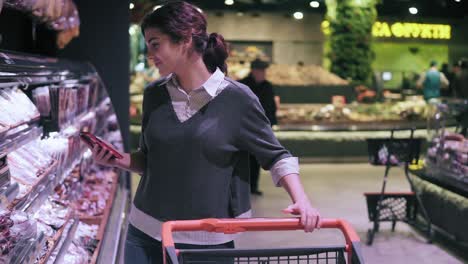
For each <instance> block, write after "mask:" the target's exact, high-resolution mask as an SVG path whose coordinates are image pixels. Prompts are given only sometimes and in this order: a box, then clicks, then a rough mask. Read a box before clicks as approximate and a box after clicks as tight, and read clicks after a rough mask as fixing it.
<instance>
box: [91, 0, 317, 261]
mask: <svg viewBox="0 0 468 264" xmlns="http://www.w3.org/2000/svg"><path fill="white" fill-rule="evenodd" d="M206 29H207V22H206V18H205V16H204V15H203V14H202V13H201V12H199V11H198V10H197V8H196V7H195V6H193V5H191V4H189V3H187V2H183V1H170V2H166V3H164V4H162V7H160V8H158V9H156V10H154V11H152V12H151V13H149V14H148V15H146V16H145V18H144V19H143V22H142V24H141V30H142V33H143V36H144V39H145V43H146V45H147V47H148V54H147V56H148V57H149V59H151V60H152V61H153V62H154V65H155V66H156V67H157V68H158V70H159V73H160V74H161V76H163V77H162V78H161V79H159V80H156V81H154V82H152V83H150V84H149V86H148V87H147V88H146V89H145V92H144V95H143V119H142V133H141V140H140V148H139V150H138V151H136V152H133V153H122V155H123V158H122V159H115V158H113V157H112V153H107V151H106V150H105V149H103V148H101V147H100V146H98V145H97V144H96V147H94V148H93V149H92V152H93V159H94V160H95V162H97V163H99V164H102V165H108V166H115V167H118V168H121V169H124V170H128V171H132V172H135V173H138V174H141V175H142V177H141V180H140V183H139V184H138V189H137V191H136V193H135V198H134V201H133V204H132V206H131V209H130V214H129V217H128V218H129V226H128V232H127V238H126V241H125V250H124V258H125V263H139V264H146V263H163V255H162V245H161V227H162V224H163V223H164V222H166V221H170V220H193V219H201V218H246V217H251V215H252V210H251V204H250V193H249V167H248V166H249V153H251V154H253V155H255V157H256V158H257V159H258V160H259V161H260V163H261V164H262V166H263V168H265V169H268V170H270V172H271V175H272V179H273V181H274V184H275V185H276V186H281V187H283V188H284V189H285V190H286V191H287V192H288V194H289V196H290V197H291V199H292V205H290V206H288V207H287V208H286V209H285V210H283V212H285V213H292V214H298V215H300V221H301V223H302V225H303V226H304V230H305V231H307V232H310V231H312V230H314V229H315V228H318V227H320V223H321V222H320V221H321V220H320V214H319V212H318V211H317V209H315V208H314V207H312V205H311V202H310V200H309V198H308V196H307V194H306V192H305V191H304V188H303V186H302V183H301V181H300V177H299V164H298V159H297V158H296V157H293V156H292V155H291V154H290V153H289V151H287V150H286V149H285V148H284V147H283V146H281V145H280V144H279V142H278V140H277V139H276V137H275V135H274V133H273V131H272V129H271V127H270V123H269V121H268V119H267V117H266V116H265V113H264V111H263V109H262V107H261V105H260V103H259V101H258V99H257V97H256V96H255V95H254V94H253V93H252V91H251V90H250V89H249V88H248V87H247V86H245V85H243V84H241V83H239V82H236V81H234V80H232V79H230V78H228V77H226V72H227V65H226V59H227V57H228V51H227V48H226V43H225V41H224V38H223V37H222V36H221V35H219V34H217V33H211V34H210V33H208V32H207V31H206ZM234 238H235V236H234V235H233V234H220V233H211V232H203V231H197V232H176V233H174V241H175V243H176V248H179V249H219V248H233V247H234V241H233V239H234ZM200 263H206V262H200ZM211 263H214V261H212V262H211Z"/></svg>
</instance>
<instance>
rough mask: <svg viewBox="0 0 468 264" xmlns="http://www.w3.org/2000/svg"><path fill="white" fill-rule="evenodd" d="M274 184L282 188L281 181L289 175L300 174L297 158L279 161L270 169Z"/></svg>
mask: <svg viewBox="0 0 468 264" xmlns="http://www.w3.org/2000/svg"><path fill="white" fill-rule="evenodd" d="M270 173H271V177H272V179H273V183H274V184H275V186H276V187H280V186H281V184H280V180H281V178H283V177H284V176H286V175H289V174H299V159H298V158H297V157H289V158H284V159H281V160H279V161H277V162H276V163H275V164H274V165H273V166H272V167H271V169H270Z"/></svg>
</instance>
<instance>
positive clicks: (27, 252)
mask: <svg viewBox="0 0 468 264" xmlns="http://www.w3.org/2000/svg"><path fill="white" fill-rule="evenodd" d="M45 240H46V237H45V235H44V233H42V232H41V233H40V234H39V235H38V236H37V238H36V239H32V240H30V241H28V243H27V244H26V246H25V247H24V249H23V251H21V254H19V255H18V256H17V257H16V258H15V259H14V260H12V261H11V262H10V263H11V264H24V263H35V262H36V258H37V255H39V252H40V251H41V250H42V247H43V246H44V243H45Z"/></svg>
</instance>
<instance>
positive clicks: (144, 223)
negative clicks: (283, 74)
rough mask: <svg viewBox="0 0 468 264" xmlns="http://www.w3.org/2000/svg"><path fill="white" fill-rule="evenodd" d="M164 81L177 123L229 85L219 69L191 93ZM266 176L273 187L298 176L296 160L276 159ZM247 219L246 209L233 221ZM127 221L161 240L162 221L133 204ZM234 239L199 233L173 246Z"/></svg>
mask: <svg viewBox="0 0 468 264" xmlns="http://www.w3.org/2000/svg"><path fill="white" fill-rule="evenodd" d="M168 78H169V81H168V82H167V83H166V88H167V91H168V93H169V96H170V97H171V101H172V106H173V108H174V111H175V113H176V115H177V117H178V119H179V121H180V122H185V121H187V120H188V119H190V118H191V117H192V116H193V115H195V114H196V113H197V112H198V111H199V110H200V109H201V108H202V107H203V106H205V105H206V104H207V103H208V102H210V101H211V100H213V98H215V97H216V96H217V95H218V94H219V93H221V91H223V90H224V89H225V88H226V87H227V86H228V85H229V82H228V81H226V80H225V75H224V73H223V72H222V71H221V70H220V69H216V71H215V72H214V73H213V74H212V75H211V76H210V77H209V78H208V80H206V82H205V83H204V84H203V85H202V86H201V87H200V88H197V89H195V90H192V91H191V92H189V93H188V94H187V93H186V92H185V91H184V90H183V89H182V88H181V87H180V85H179V84H178V82H177V79H176V78H175V76H174V75H171V76H168ZM270 173H271V176H272V180H273V182H274V184H275V185H276V186H280V184H279V182H280V180H281V178H282V177H284V176H286V175H289V174H294V173H295V174H299V163H298V158H297V157H290V158H285V159H282V160H279V161H278V162H276V163H275V164H274V165H273V166H272V168H271V169H270ZM278 210H279V209H278ZM251 216H252V211H251V210H249V211H247V212H244V213H243V214H241V215H239V216H237V218H248V217H251ZM129 221H130V223H131V224H132V225H133V226H135V227H136V228H138V229H140V230H141V231H143V232H144V233H146V234H147V235H149V236H151V237H153V238H154V239H156V240H161V233H160V230H161V227H162V222H160V221H159V220H157V219H155V218H153V217H151V216H149V215H147V214H146V213H144V212H142V211H141V210H139V209H138V208H136V207H135V206H134V205H132V208H131V212H130V216H129ZM235 237H236V235H226V234H220V233H209V232H202V231H196V232H176V233H174V241H175V242H176V243H185V244H199V245H214V244H223V243H226V242H229V241H231V240H233V239H234V238H235Z"/></svg>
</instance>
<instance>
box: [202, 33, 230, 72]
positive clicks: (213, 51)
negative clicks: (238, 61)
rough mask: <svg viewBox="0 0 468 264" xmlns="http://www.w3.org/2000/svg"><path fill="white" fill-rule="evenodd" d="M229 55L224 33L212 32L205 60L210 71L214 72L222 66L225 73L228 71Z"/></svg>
mask: <svg viewBox="0 0 468 264" xmlns="http://www.w3.org/2000/svg"><path fill="white" fill-rule="evenodd" d="M227 57H228V52H227V47H226V42H225V41H224V38H223V36H222V35H220V34H218V33H211V34H210V35H209V36H208V43H207V45H206V49H205V53H204V54H203V61H204V62H205V64H206V65H207V67H208V70H209V71H210V72H214V71H215V70H216V68H217V67H218V68H220V69H221V71H223V72H224V73H226V72H227V65H226V59H227Z"/></svg>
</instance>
